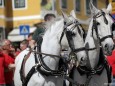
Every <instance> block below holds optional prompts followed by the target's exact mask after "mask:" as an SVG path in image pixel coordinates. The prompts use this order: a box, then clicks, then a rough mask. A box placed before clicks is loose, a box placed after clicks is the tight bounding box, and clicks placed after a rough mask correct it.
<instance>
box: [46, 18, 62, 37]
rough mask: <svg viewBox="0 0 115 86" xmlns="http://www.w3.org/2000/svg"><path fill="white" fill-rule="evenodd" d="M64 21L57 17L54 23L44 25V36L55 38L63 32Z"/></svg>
mask: <svg viewBox="0 0 115 86" xmlns="http://www.w3.org/2000/svg"><path fill="white" fill-rule="evenodd" d="M63 22H64V19H63V18H62V17H57V18H56V19H55V20H54V21H51V22H48V23H46V26H45V27H46V28H47V29H46V31H45V35H44V36H49V35H50V36H55V35H58V34H60V33H61V32H62V31H63V26H64V23H63Z"/></svg>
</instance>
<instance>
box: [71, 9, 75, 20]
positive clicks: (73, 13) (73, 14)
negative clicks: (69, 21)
mask: <svg viewBox="0 0 115 86" xmlns="http://www.w3.org/2000/svg"><path fill="white" fill-rule="evenodd" d="M70 15H71V16H73V17H74V18H75V19H76V14H75V11H74V10H72V11H71V12H70Z"/></svg>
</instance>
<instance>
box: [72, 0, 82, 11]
mask: <svg viewBox="0 0 115 86" xmlns="http://www.w3.org/2000/svg"><path fill="white" fill-rule="evenodd" d="M79 1H80V3H79V4H80V10H79V11H77V10H76V0H74V10H75V12H77V13H80V12H81V0H79Z"/></svg>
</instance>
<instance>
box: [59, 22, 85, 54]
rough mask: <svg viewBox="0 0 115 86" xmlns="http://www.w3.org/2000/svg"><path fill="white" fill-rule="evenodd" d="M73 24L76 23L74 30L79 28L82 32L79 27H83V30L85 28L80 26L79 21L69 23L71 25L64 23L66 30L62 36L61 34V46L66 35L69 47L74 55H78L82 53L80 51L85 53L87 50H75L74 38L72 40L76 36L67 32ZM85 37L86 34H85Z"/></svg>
mask: <svg viewBox="0 0 115 86" xmlns="http://www.w3.org/2000/svg"><path fill="white" fill-rule="evenodd" d="M73 23H75V26H74V27H73V28H72V30H74V28H75V27H77V28H78V30H80V28H79V27H81V28H82V29H83V27H82V26H81V24H80V23H79V22H78V21H75V22H69V23H67V22H64V30H63V32H62V34H61V37H60V41H59V43H60V44H61V40H62V38H63V36H64V34H66V37H67V41H68V44H69V47H70V48H71V51H72V52H73V53H78V52H80V51H84V50H85V47H81V48H78V49H75V46H74V42H73V38H72V37H73V36H74V35H75V34H74V33H72V32H71V31H68V30H67V27H68V26H70V25H72V24H73ZM79 34H80V33H79ZM83 35H84V34H83Z"/></svg>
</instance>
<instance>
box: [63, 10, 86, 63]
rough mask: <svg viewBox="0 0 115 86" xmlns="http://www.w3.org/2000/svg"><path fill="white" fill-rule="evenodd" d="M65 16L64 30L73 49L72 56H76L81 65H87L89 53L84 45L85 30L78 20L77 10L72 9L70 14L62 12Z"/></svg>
mask: <svg viewBox="0 0 115 86" xmlns="http://www.w3.org/2000/svg"><path fill="white" fill-rule="evenodd" d="M62 15H63V18H64V31H65V34H66V37H67V40H68V44H69V47H70V49H71V53H70V56H74V57H75V58H76V59H77V60H78V62H79V63H80V65H85V64H86V60H87V55H86V52H85V47H84V39H83V36H84V34H85V33H84V30H83V28H82V26H81V24H80V23H79V22H78V20H77V18H76V15H75V12H74V11H73V10H72V11H71V13H70V15H69V16H68V15H67V14H65V13H64V12H62Z"/></svg>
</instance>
